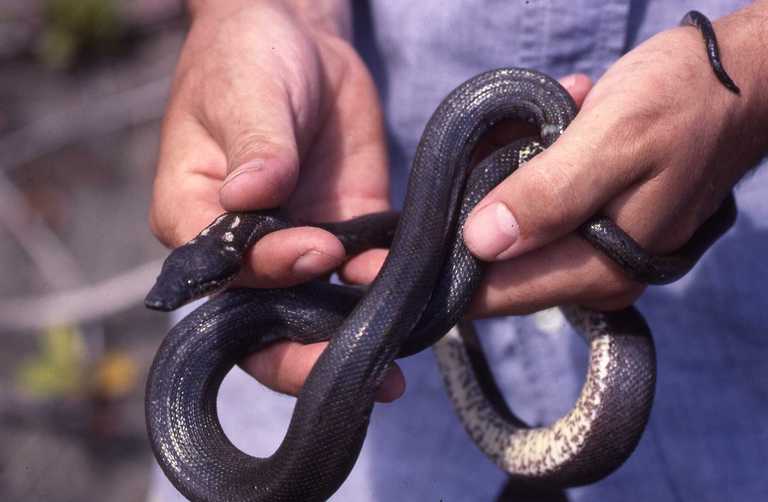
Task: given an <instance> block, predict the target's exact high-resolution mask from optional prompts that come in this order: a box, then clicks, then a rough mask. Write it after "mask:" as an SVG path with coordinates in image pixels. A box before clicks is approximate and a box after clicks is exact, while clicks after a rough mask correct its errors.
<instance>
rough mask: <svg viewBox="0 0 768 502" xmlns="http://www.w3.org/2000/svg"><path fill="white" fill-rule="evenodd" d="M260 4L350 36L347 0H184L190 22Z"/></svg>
mask: <svg viewBox="0 0 768 502" xmlns="http://www.w3.org/2000/svg"><path fill="white" fill-rule="evenodd" d="M259 4H271V5H272V6H279V7H283V8H287V9H289V10H290V11H291V14H292V15H293V16H295V17H296V18H297V19H301V20H302V21H303V22H305V23H306V24H307V25H309V26H310V27H312V28H313V29H317V30H320V31H322V32H325V33H327V34H331V35H334V36H338V37H341V38H344V39H346V40H349V39H351V36H352V8H351V5H350V0H187V8H188V9H189V13H190V17H191V18H192V21H193V22H195V21H197V20H199V19H201V18H218V19H221V18H223V17H228V16H230V15H233V14H235V13H237V12H238V11H240V10H243V9H246V8H252V7H255V6H258V5H259Z"/></svg>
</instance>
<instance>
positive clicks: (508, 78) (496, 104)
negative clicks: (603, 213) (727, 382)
mask: <svg viewBox="0 0 768 502" xmlns="http://www.w3.org/2000/svg"><path fill="white" fill-rule="evenodd" d="M683 22H684V23H686V24H692V25H694V26H696V27H698V28H699V30H700V31H701V33H702V34H703V37H704V40H705V42H706V44H707V53H708V55H709V60H710V64H711V66H712V68H713V70H714V71H715V74H716V75H717V77H718V78H719V79H720V80H721V81H722V82H723V84H724V85H725V86H726V87H728V88H729V89H731V90H732V91H733V92H736V93H738V88H736V87H735V84H733V82H732V81H731V80H730V78H729V77H728V76H727V74H726V73H725V71H724V69H723V68H722V65H721V63H720V59H719V55H718V53H717V44H716V40H715V36H714V31H713V30H712V27H711V25H710V24H709V21H708V20H707V19H706V18H705V17H704V16H703V15H701V14H699V13H697V12H692V13H689V14H688V15H687V16H686V17H685V18H684V20H683ZM575 114H576V106H575V104H574V103H573V101H572V99H571V98H570V96H569V95H568V93H567V92H566V91H565V90H564V89H563V88H562V87H561V86H560V85H559V84H558V83H557V82H556V81H555V80H553V79H551V78H550V77H548V76H546V75H543V74H541V73H538V72H536V71H532V70H525V69H515V68H510V69H499V70H494V71H489V72H486V73H483V74H481V75H478V76H476V77H474V78H472V79H470V80H469V81H467V82H465V83H464V84H462V85H461V86H459V87H458V88H457V89H455V90H454V91H453V92H451V93H450V94H449V95H448V96H447V97H446V98H445V100H444V101H443V102H442V103H441V104H440V106H439V107H438V108H437V110H436V111H435V112H434V114H433V116H432V118H431V119H430V121H429V123H428V124H427V126H426V128H425V130H424V134H423V136H422V138H421V141H420V143H419V146H418V148H417V151H416V155H415V159H414V161H413V165H412V170H411V176H410V179H409V184H408V191H407V196H406V202H405V204H404V207H403V210H402V213H401V214H400V216H399V218H398V217H397V215H396V214H393V213H382V214H376V215H367V216H363V217H360V218H356V219H354V220H350V221H347V222H339V223H324V224H319V225H318V226H321V227H323V228H326V229H328V230H330V231H331V232H333V233H334V234H336V235H337V236H338V237H339V239H340V240H341V241H342V243H343V244H344V246H345V249H346V251H347V253H348V254H349V255H352V254H355V253H358V252H360V251H361V250H364V249H367V248H370V247H381V246H389V247H390V253H389V255H388V257H387V260H386V262H385V263H384V266H383V268H382V269H381V272H380V273H379V275H378V276H377V277H376V279H375V280H374V282H373V283H372V284H371V285H370V287H368V288H367V290H365V291H363V290H361V289H359V288H353V287H347V286H340V285H335V284H330V283H327V282H322V281H315V282H310V283H307V284H303V285H300V286H296V287H292V288H285V289H261V290H255V289H225V286H226V285H227V283H228V282H229V281H230V280H231V279H232V278H233V277H234V276H235V275H236V274H237V272H238V271H239V269H240V266H241V263H242V258H243V255H244V253H245V252H246V251H247V250H248V248H249V247H250V246H251V245H252V244H253V243H254V242H256V241H257V240H258V239H259V238H261V237H262V236H264V235H266V234H267V233H269V232H273V231H275V230H279V229H283V228H288V227H290V226H293V225H296V224H297V222H293V221H291V220H290V219H289V218H287V217H286V216H285V215H284V214H283V213H282V212H281V211H280V210H279V209H273V210H266V211H258V212H253V213H226V214H223V215H221V216H220V217H218V218H217V219H216V220H215V221H214V222H213V223H211V225H209V226H208V227H207V228H206V229H204V230H203V231H202V232H201V233H200V234H199V235H198V236H197V237H196V238H195V239H193V240H192V241H190V242H189V243H187V244H185V245H183V246H181V247H179V248H177V249H175V250H174V251H173V252H172V253H171V254H170V255H169V257H168V258H167V260H166V261H165V263H164V265H163V268H162V271H161V274H160V276H159V277H158V280H157V283H156V284H155V286H154V287H153V289H152V290H151V291H150V293H149V295H148V296H147V299H146V305H147V306H148V307H150V308H154V309H159V310H172V309H174V308H177V307H179V306H181V305H183V304H184V303H186V302H188V301H190V300H192V299H194V298H198V297H201V296H205V295H208V294H212V293H217V294H215V295H214V296H212V297H211V299H210V300H209V301H208V302H206V303H205V304H204V305H202V306H201V307H200V308H198V309H197V310H195V311H194V312H193V313H192V314H190V315H189V316H188V317H187V318H185V319H184V320H183V321H182V322H180V323H179V324H177V325H176V326H175V327H174V328H173V329H172V330H171V331H170V332H169V333H168V335H167V336H166V337H165V339H164V341H163V342H162V345H161V346H160V348H159V349H158V352H157V355H156V356H155V359H154V362H153V364H152V367H151V369H150V373H149V377H148V381H147V390H146V419H147V428H148V432H149V438H150V442H151V445H152V448H153V451H154V453H155V456H156V457H157V460H158V462H159V464H160V466H161V467H162V469H163V471H164V472H165V474H166V475H167V476H168V478H169V479H170V480H171V482H172V483H173V484H174V485H175V486H176V488H178V489H179V491H180V492H181V493H183V494H184V495H185V496H186V497H188V498H189V499H191V500H195V501H198V500H199V501H277V502H280V501H319V500H325V499H327V498H329V497H330V496H331V495H332V494H333V493H334V492H335V491H336V490H337V489H338V487H339V486H340V485H341V484H342V483H343V482H344V480H345V479H346V476H347V475H348V473H349V472H350V470H351V469H352V467H353V465H354V463H355V461H356V459H357V456H358V454H359V451H360V448H361V447H362V444H363V440H364V438H365V435H366V430H367V426H368V421H369V417H370V415H371V412H372V409H373V404H374V397H373V396H374V392H375V390H376V389H377V388H378V386H379V384H380V383H381V381H382V378H383V377H384V374H385V372H386V371H387V369H388V368H389V367H390V365H391V364H392V361H393V360H394V359H395V358H397V357H404V356H408V355H411V354H414V353H416V352H418V351H420V350H423V349H424V348H427V347H429V346H432V345H434V346H435V351H436V354H437V357H438V363H439V367H440V370H441V372H442V373H443V378H444V380H445V382H446V385H447V388H448V392H449V395H450V397H451V399H452V400H453V402H454V405H455V408H456V410H457V412H458V413H459V416H460V418H461V420H462V422H463V423H464V425H465V427H466V429H467V431H468V432H469V434H470V436H471V437H472V439H473V440H474V441H475V442H476V444H477V445H478V446H479V447H480V448H481V449H482V450H483V451H484V452H485V453H486V454H487V455H488V456H489V457H490V458H491V459H492V460H494V461H495V462H496V463H497V464H498V465H499V466H501V467H502V468H503V469H504V470H506V471H507V472H509V473H510V475H511V476H512V477H513V478H514V479H517V480H519V481H520V482H522V483H534V484H536V483H538V484H542V485H546V486H572V485H578V484H583V483H589V482H592V481H595V480H598V479H600V478H602V477H604V476H606V475H607V474H609V473H610V472H612V471H613V470H614V469H615V468H616V467H618V466H619V465H620V464H621V463H622V462H623V461H624V460H625V459H626V458H627V457H628V456H629V454H630V453H631V452H632V450H633V449H634V447H635V445H636V444H637V441H638V440H639V438H640V435H641V434H642V431H643V429H644V427H645V424H646V422H647V420H648V416H649V413H650V409H651V404H652V400H653V393H654V386H655V375H656V374H655V355H654V348H653V342H652V339H651V337H650V333H649V332H648V328H647V326H646V324H645V322H644V320H643V318H642V316H641V315H640V314H639V313H638V312H637V311H636V310H635V309H634V308H632V307H630V308H628V309H625V310H622V311H619V312H612V313H601V312H593V311H587V310H585V309H581V308H578V307H568V308H564V309H563V311H564V313H565V314H566V317H567V318H568V320H569V321H570V322H571V323H572V324H573V326H574V327H575V328H576V329H577V330H579V331H581V332H582V333H583V335H584V337H585V338H586V340H587V341H588V342H589V343H590V363H589V370H588V374H587V378H586V382H585V384H584V387H583V390H582V394H581V397H580V398H579V399H578V401H577V402H576V405H575V406H574V408H573V410H572V411H571V412H570V413H569V414H567V415H566V416H565V417H563V418H562V419H560V420H559V421H558V422H556V423H555V424H553V425H551V426H549V427H543V428H533V429H530V428H528V427H527V426H526V425H525V424H524V423H523V422H521V421H520V420H519V419H517V418H516V417H515V416H514V414H513V413H512V412H511V411H510V410H509V408H508V407H507V406H506V404H505V403H504V401H503V399H502V397H501V393H500V392H499V390H498V388H497V387H496V386H495V383H494V382H493V379H492V376H491V372H490V370H489V368H488V366H487V364H486V363H485V359H484V358H483V356H482V351H481V350H480V347H479V343H478V341H477V338H476V337H475V336H474V333H473V331H472V330H471V329H470V328H468V327H464V329H462V330H459V331H456V330H451V328H452V327H453V326H454V325H456V324H457V323H459V322H460V321H461V317H462V313H463V311H464V310H465V308H466V306H467V305H468V302H469V300H470V298H471V296H472V293H473V291H474V290H475V288H476V287H477V286H478V284H479V282H480V280H481V278H482V269H483V265H482V263H480V262H479V261H478V260H476V259H475V258H474V257H473V256H472V255H471V254H470V253H469V252H468V251H467V249H466V247H465V246H464V244H463V241H462V239H461V238H460V237H458V236H460V235H461V228H462V225H463V223H464V220H465V219H466V217H467V215H468V214H469V212H470V211H471V209H472V208H473V207H474V205H475V204H476V203H477V202H479V201H480V200H481V199H482V198H483V197H484V196H485V195H486V194H487V193H488V192H489V191H490V190H491V189H492V188H493V187H494V186H495V185H497V184H498V183H500V182H501V181H502V180H503V179H504V178H506V177H507V176H508V175H509V174H510V173H511V172H512V171H513V170H514V169H516V168H517V167H518V166H519V165H520V164H522V163H524V162H525V161H527V160H528V159H530V158H532V157H533V156H534V155H536V154H537V153H539V152H540V151H541V150H543V149H544V148H546V147H548V146H550V145H551V144H552V143H554V142H555V140H557V138H558V137H559V136H560V134H561V133H562V131H563V130H564V129H565V128H566V127H567V125H568V123H569V122H570V121H571V119H572V118H573V117H574V115H575ZM507 119H514V120H522V121H526V122H528V123H530V124H533V125H534V126H536V127H537V128H538V130H539V135H538V137H534V138H527V139H523V140H518V141H516V142H514V143H513V144H511V145H508V146H506V147H504V148H502V149H500V150H498V151H496V152H494V153H493V154H491V155H490V156H489V157H488V158H486V159H485V160H483V161H482V162H480V163H479V164H478V165H477V166H475V167H474V168H470V165H471V157H472V154H473V151H474V149H475V146H476V145H477V143H478V141H479V140H480V138H481V137H482V136H483V134H484V133H485V132H487V131H488V130H489V129H490V128H491V127H492V126H494V125H495V124H497V123H498V122H500V121H502V120H507ZM735 214H736V207H735V203H734V201H733V198H732V196H730V197H729V198H728V199H727V200H726V202H725V203H724V204H723V206H721V208H720V209H719V210H718V211H717V212H716V213H715V214H714V215H713V216H712V217H711V218H710V219H709V220H708V221H707V222H705V223H704V225H702V227H701V228H700V229H699V230H698V231H697V233H696V234H695V235H694V237H693V238H692V239H691V241H690V242H689V243H688V244H687V245H686V246H685V247H684V248H683V249H681V250H680V251H679V252H678V253H676V254H675V255H671V256H666V257H655V256H651V255H648V254H647V253H645V252H644V251H643V250H642V248H640V246H639V245H637V243H635V242H634V241H633V240H632V239H631V238H630V237H629V236H628V235H627V234H625V233H624V232H623V231H622V230H621V229H619V228H618V227H617V226H616V225H615V224H613V223H612V222H611V221H610V220H609V219H607V218H604V217H600V216H596V217H595V218H593V219H591V220H590V221H589V222H587V223H586V224H585V225H584V226H582V227H581V229H580V233H581V234H582V235H583V236H584V237H585V238H586V239H587V240H588V241H589V242H591V243H593V244H594V245H595V246H596V247H597V248H599V249H601V250H603V251H604V252H605V253H606V254H607V255H608V256H609V257H611V258H612V259H613V260H614V261H616V262H617V263H618V264H619V265H621V266H622V267H623V268H624V269H625V270H626V271H627V273H629V274H630V275H631V276H632V277H634V278H635V279H638V280H643V281H646V282H651V283H663V282H669V281H671V280H674V279H675V278H677V277H680V276H681V275H682V274H684V273H685V272H686V271H687V270H688V269H690V267H691V266H693V264H694V263H695V262H696V260H697V259H698V257H699V256H700V255H701V253H703V252H704V250H705V249H706V248H707V247H708V246H709V245H710V244H711V243H712V242H713V241H714V240H715V239H716V238H717V237H719V235H721V234H722V233H723V232H725V231H726V230H727V229H728V228H729V227H730V225H731V224H732V222H733V220H734V218H735ZM449 331H450V333H449V334H448V336H445V337H444V335H445V334H446V333H447V332H449ZM286 339H287V340H293V341H298V342H301V343H312V342H317V341H321V340H330V343H329V345H328V347H327V348H326V349H325V351H324V352H323V354H322V355H321V356H320V358H319V360H318V361H317V364H316V365H315V366H314V368H313V369H312V371H311V373H310V375H309V377H308V379H307V381H306V383H305V384H304V386H303V388H302V389H301V391H300V393H299V395H298V398H297V401H296V406H295V409H294V412H293V416H292V418H291V421H290V425H289V427H288V431H287V433H286V436H285V438H284V439H283V442H282V443H281V445H280V446H279V448H278V449H277V451H275V452H274V454H272V455H271V456H270V457H267V458H255V457H252V456H249V455H247V454H245V453H243V452H242V451H240V450H238V449H237V448H236V447H235V446H234V445H233V444H232V443H231V442H230V441H229V439H228V438H227V437H226V435H225V434H224V432H223V430H222V428H221V425H220V423H219V421H218V417H217V413H216V395H217V392H218V388H219V385H220V384H221V381H222V379H223V378H224V376H225V375H226V373H227V372H228V371H229V370H230V369H231V368H232V367H233V366H234V365H235V364H236V363H237V362H238V361H239V360H241V359H242V358H243V357H244V356H245V355H246V354H248V353H251V352H254V351H258V350H261V349H262V348H264V347H265V346H267V345H269V344H271V343H274V342H276V341H279V340H286ZM254 433H258V431H254ZM404 454H405V455H407V453H405V452H404Z"/></svg>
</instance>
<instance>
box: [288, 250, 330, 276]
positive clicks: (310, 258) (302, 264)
mask: <svg viewBox="0 0 768 502" xmlns="http://www.w3.org/2000/svg"><path fill="white" fill-rule="evenodd" d="M339 262H340V259H339V258H336V257H335V256H332V255H329V254H326V253H323V252H322V251H318V250H317V249H310V250H309V251H307V252H306V253H304V254H303V255H301V256H299V257H298V258H297V259H296V261H295V262H294V263H293V267H292V268H293V272H294V274H296V275H297V276H299V277H314V276H316V275H319V274H322V273H325V272H327V271H328V270H331V269H333V268H335V267H336V266H337V265H338V264H339Z"/></svg>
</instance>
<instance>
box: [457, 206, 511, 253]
mask: <svg viewBox="0 0 768 502" xmlns="http://www.w3.org/2000/svg"><path fill="white" fill-rule="evenodd" d="M519 236H520V227H519V226H518V224H517V220H515V217H514V215H513V214H512V211H510V210H509V208H508V207H507V206H506V205H505V204H504V203H503V202H494V203H493V204H489V205H488V206H486V207H484V208H482V209H481V210H480V211H478V212H477V213H476V214H474V215H472V217H471V218H470V219H469V221H468V222H467V224H466V226H465V229H464V242H465V243H466V245H467V247H468V248H469V250H470V251H472V253H473V254H475V255H476V256H478V257H480V258H482V259H483V260H499V259H504V258H509V257H510V256H511V255H512V251H514V250H513V249H510V248H511V247H512V246H513V245H514V244H515V242H516V241H517V238H518V237H519Z"/></svg>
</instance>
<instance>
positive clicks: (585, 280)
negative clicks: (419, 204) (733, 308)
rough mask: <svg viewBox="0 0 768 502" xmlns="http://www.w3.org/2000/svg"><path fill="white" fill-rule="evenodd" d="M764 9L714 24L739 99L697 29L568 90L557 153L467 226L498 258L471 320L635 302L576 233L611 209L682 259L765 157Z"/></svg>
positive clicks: (353, 273)
mask: <svg viewBox="0 0 768 502" xmlns="http://www.w3.org/2000/svg"><path fill="white" fill-rule="evenodd" d="M767 4H768V3H767V2H757V3H755V4H753V6H751V7H749V8H747V9H745V10H743V11H740V12H738V13H735V14H733V15H731V16H729V17H727V18H723V19H722V20H720V21H718V22H717V23H715V29H716V31H717V35H718V39H719V42H720V46H721V54H722V55H723V58H724V63H725V66H726V69H727V70H728V72H729V73H730V74H731V76H732V77H734V79H735V80H736V82H737V83H738V84H739V85H740V86H741V88H742V95H741V96H736V95H734V94H732V93H731V92H729V91H728V90H727V89H725V88H724V87H723V86H722V84H721V83H720V82H719V81H718V80H717V79H716V78H715V76H714V75H713V73H712V69H711V67H710V65H709V63H708V61H707V59H706V54H705V52H704V48H703V42H702V37H701V34H700V33H698V32H697V30H695V29H694V28H691V27H684V28H676V29H673V30H669V31H667V32H664V33H661V34H659V35H657V36H656V37H653V38H652V39H650V40H648V41H647V42H646V43H644V44H642V45H641V46H639V47H637V48H636V49H634V50H633V51H631V52H630V53H628V54H627V55H625V56H624V57H622V58H621V59H620V60H619V61H617V62H616V63H615V64H614V65H613V66H612V67H611V68H610V69H609V71H608V72H607V73H606V74H605V75H604V77H603V78H602V79H601V80H600V81H599V82H598V83H597V84H596V85H595V87H594V88H593V89H590V87H591V84H590V82H589V80H588V79H587V78H586V76H583V75H581V76H578V75H577V76H571V77H569V78H566V79H564V80H563V81H562V83H563V84H564V86H565V87H566V88H568V90H569V92H571V94H572V95H573V96H574V98H575V100H576V101H577V104H580V111H579V114H578V115H577V117H576V118H575V119H574V121H573V122H572V124H571V125H570V126H569V127H568V129H567V130H566V131H565V133H564V134H563V136H562V137H561V138H560V139H559V140H558V141H557V142H556V143H555V144H554V145H553V146H552V147H550V148H549V149H548V150H547V151H545V152H544V153H542V154H541V155H539V156H538V157H536V158H535V159H533V160H532V161H530V162H529V163H527V164H526V165H524V166H522V167H521V168H520V169H518V170H517V171H516V172H515V173H514V174H513V175H511V176H510V177H509V178H508V179H507V180H506V181H505V182H504V183H502V184H500V185H499V186H498V187H497V188H496V189H494V190H493V191H492V192H491V193H490V194H489V195H488V196H487V197H486V198H485V199H484V200H483V201H481V202H480V203H479V204H478V206H477V208H476V209H475V210H474V211H473V212H472V214H471V215H470V218H469V219H468V221H467V223H466V226H465V231H464V239H465V242H466V244H467V246H468V248H469V249H470V251H472V253H473V254H475V255H476V256H478V257H479V258H481V259H483V260H486V261H491V262H494V263H493V265H492V266H491V267H489V268H488V270H487V271H486V275H485V279H484V282H483V285H482V286H481V288H480V290H479V291H478V293H477V294H476V296H475V298H474V301H473V304H472V306H471V308H470V312H469V315H470V316H471V317H486V316H491V315H500V314H526V313H530V312H534V311H537V310H540V309H543V308H546V307H550V306H554V305H560V304H580V305H583V306H587V307H592V308H596V309H606V310H610V309H617V308H622V307H624V306H627V305H629V304H631V303H632V302H634V300H636V299H637V297H638V296H639V295H640V294H641V293H642V292H643V290H644V285H642V284H638V283H636V282H633V281H632V280H630V279H629V278H628V277H627V276H626V275H625V274H624V272H623V271H621V270H620V269H619V268H618V267H617V266H616V265H615V264H614V263H613V262H612V261H610V260H609V259H608V258H607V257H605V256H603V255H602V254H601V253H600V252H598V251H596V250H595V249H593V248H592V246H591V245H589V244H588V243H587V242H586V241H584V240H583V239H581V238H580V237H579V236H578V235H577V234H575V233H574V230H575V229H576V228H577V227H578V226H579V225H580V224H581V223H583V222H584V221H586V220H587V219H588V218H590V217H591V216H592V215H594V214H595V213H597V212H604V213H605V214H607V215H608V216H609V217H611V218H612V219H613V220H614V221H615V222H616V223H618V225H619V226H620V227H621V228H623V229H624V230H625V231H626V232H627V233H629V234H630V235H631V236H632V237H633V238H634V239H635V240H636V241H638V242H639V243H640V244H641V245H643V246H644V247H645V248H646V249H647V250H649V251H651V252H654V253H659V254H663V253H668V252H673V251H675V250H676V249H678V248H679V247H681V246H682V245H683V244H684V243H685V242H687V241H688V239H689V238H690V237H691V235H692V234H693V233H694V231H695V230H696V229H697V228H698V227H699V226H700V225H701V223H702V222H703V221H704V220H706V219H707V217H709V216H710V215H711V214H712V213H714V211H715V210H716V209H717V208H718V207H719V205H720V203H721V202H722V201H723V199H724V198H725V196H726V195H727V193H728V192H729V191H730V190H731V188H732V187H733V185H734V184H735V183H736V182H737V181H738V180H739V179H740V178H741V177H742V176H743V175H744V173H745V172H746V171H747V170H748V169H749V168H750V167H751V166H753V165H754V164H755V163H756V162H757V160H758V159H759V158H760V157H761V156H762V155H764V154H765V152H766V144H765V143H764V141H762V140H763V138H762V137H761V135H760V134H759V131H760V130H761V129H764V128H765V127H766V120H767V119H766V117H768V113H767V108H768V93H766V91H765V90H764V86H762V82H763V81H764V78H763V76H762V74H761V73H760V72H762V71H765V70H764V69H763V67H764V62H765V55H764V54H762V47H761V46H760V40H762V38H763V36H758V35H760V34H761V33H762V32H761V30H763V26H764V22H763V19H764V17H765V15H766V12H767V11H768V8H767V7H766V5H767ZM761 62H762V63H763V64H761ZM587 93H588V94H587ZM585 94H586V99H584V102H583V104H581V103H580V101H581V99H583V98H584V95H585ZM500 144H503V143H500ZM534 250H535V252H531V251H534ZM384 255H385V253H384V252H369V253H366V254H363V255H361V256H360V257H357V258H355V259H354V260H352V261H350V262H349V263H348V264H347V265H346V266H345V269H344V270H345V277H346V278H347V279H348V280H350V281H351V282H359V283H365V282H368V281H370V280H371V278H372V277H373V276H374V275H375V274H376V272H377V271H378V269H379V267H380V265H381V263H382V261H383V258H384Z"/></svg>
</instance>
